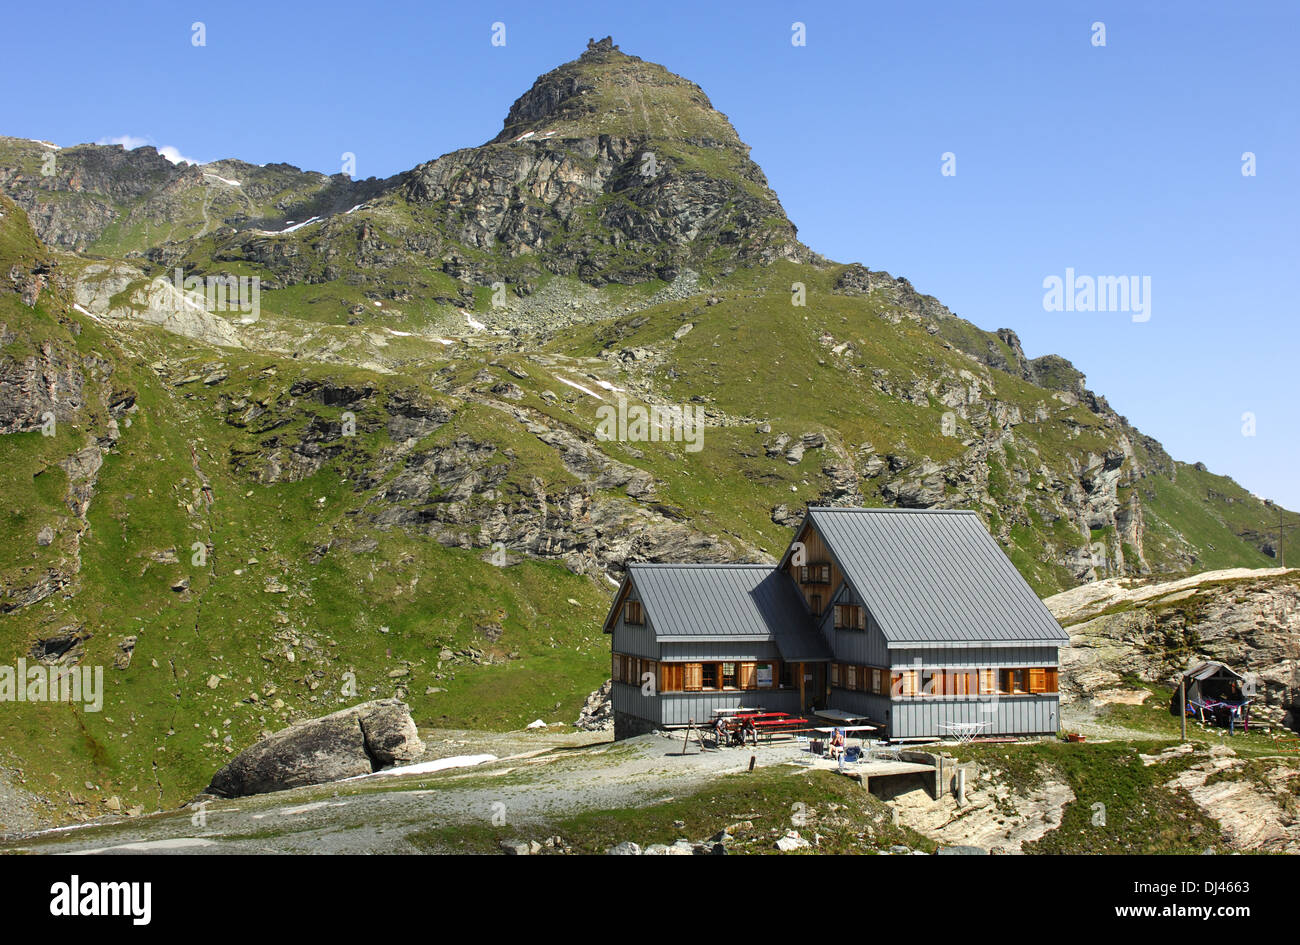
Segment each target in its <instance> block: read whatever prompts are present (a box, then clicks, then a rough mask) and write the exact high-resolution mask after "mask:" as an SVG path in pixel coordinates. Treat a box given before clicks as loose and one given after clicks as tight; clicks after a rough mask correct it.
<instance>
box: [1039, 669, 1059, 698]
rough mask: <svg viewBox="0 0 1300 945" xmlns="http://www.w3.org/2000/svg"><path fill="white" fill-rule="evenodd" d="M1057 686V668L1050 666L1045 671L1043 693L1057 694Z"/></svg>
mask: <svg viewBox="0 0 1300 945" xmlns="http://www.w3.org/2000/svg"><path fill="white" fill-rule="evenodd" d="M1057 685H1058V683H1057V675H1056V667H1055V666H1049V667H1048V668H1047V669H1045V670H1043V692H1057V691H1059V690H1058V689H1057Z"/></svg>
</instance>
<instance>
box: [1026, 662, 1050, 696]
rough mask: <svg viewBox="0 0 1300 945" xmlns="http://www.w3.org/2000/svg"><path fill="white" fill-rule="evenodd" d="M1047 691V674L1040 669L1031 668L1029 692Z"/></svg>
mask: <svg viewBox="0 0 1300 945" xmlns="http://www.w3.org/2000/svg"><path fill="white" fill-rule="evenodd" d="M1046 690H1047V674H1046V673H1045V672H1044V671H1043V670H1042V669H1041V668H1039V667H1031V668H1030V670H1029V691H1030V692H1045V691H1046Z"/></svg>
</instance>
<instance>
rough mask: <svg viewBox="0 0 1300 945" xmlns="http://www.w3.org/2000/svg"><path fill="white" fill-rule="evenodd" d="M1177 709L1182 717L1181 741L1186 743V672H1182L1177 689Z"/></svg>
mask: <svg viewBox="0 0 1300 945" xmlns="http://www.w3.org/2000/svg"><path fill="white" fill-rule="evenodd" d="M1178 707H1179V709H1181V710H1182V711H1181V713H1180V714H1181V715H1182V717H1183V741H1187V672H1186V670H1184V671H1183V675H1182V679H1181V681H1180V683H1179V687H1178Z"/></svg>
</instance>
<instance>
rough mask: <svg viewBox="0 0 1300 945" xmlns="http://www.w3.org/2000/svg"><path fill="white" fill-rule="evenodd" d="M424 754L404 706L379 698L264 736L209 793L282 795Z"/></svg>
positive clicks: (227, 769) (228, 767)
mask: <svg viewBox="0 0 1300 945" xmlns="http://www.w3.org/2000/svg"><path fill="white" fill-rule="evenodd" d="M423 753H424V743H423V742H422V741H420V736H419V734H418V733H417V731H416V729H415V722H414V721H412V719H411V712H410V709H409V708H408V707H407V705H406V703H404V702H402V701H401V700H399V699H379V700H377V701H375V702H363V703H362V704H361V705H354V706H350V707H349V708H346V709H343V710H341V711H339V712H335V713H333V714H332V715H326V716H324V717H323V718H319V719H310V720H308V721H306V722H298V723H296V724H294V725H291V726H289V727H288V728H286V729H282V730H281V731H278V732H276V733H275V734H274V735H269V736H267V737H266V738H264V739H262V740H261V741H260V742H258V743H257V744H255V745H253V746H251V747H249V748H246V749H244V750H243V751H242V752H240V753H239V754H238V755H237V756H236V757H235V759H234V760H233V761H231V762H230V764H228V765H226V766H225V767H224V768H222V769H221V770H220V771H218V772H217V773H216V774H215V775H213V777H212V783H211V784H209V785H208V787H207V793H208V794H215V795H216V796H218V797H243V796H246V795H249V794H265V793H266V792H268V791H284V790H287V789H289V788H295V787H302V786H303V785H305V784H321V783H323V782H326V781H338V780H340V779H342V778H350V777H354V776H356V775H359V774H369V773H370V772H372V771H378V770H380V769H381V768H387V767H391V766H392V765H396V764H407V763H410V762H413V761H415V760H416V759H417V758H419V757H420V755H422V754H423Z"/></svg>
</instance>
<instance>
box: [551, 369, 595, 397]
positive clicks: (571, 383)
mask: <svg viewBox="0 0 1300 945" xmlns="http://www.w3.org/2000/svg"><path fill="white" fill-rule="evenodd" d="M552 376H553V377H554V378H555V379H556V380H557V381H559V382H560V383H561V384H568V385H569V386H570V387H572V388H573V389H574V390H580V391H582V392H583V393H584V394H586V395H587V396H589V397H595V398H596V399H597V400H604V399H605V398H604V397H601V396H600V394H597V393H596V392H595V391H594V390H589V389H587V388H586V387H583V386H582V385H581V384H579V383H578V382H577V381H571V380H569V379H568V378H567V377H560V375H558V374H555V375H552Z"/></svg>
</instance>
